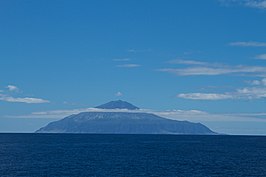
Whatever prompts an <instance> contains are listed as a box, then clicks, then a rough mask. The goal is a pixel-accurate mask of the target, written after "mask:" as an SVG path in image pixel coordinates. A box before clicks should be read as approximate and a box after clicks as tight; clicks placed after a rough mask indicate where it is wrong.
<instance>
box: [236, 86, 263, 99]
mask: <svg viewBox="0 0 266 177" xmlns="http://www.w3.org/2000/svg"><path fill="white" fill-rule="evenodd" d="M237 98H244V99H260V98H266V88H265V87H247V88H243V89H238V90H237Z"/></svg>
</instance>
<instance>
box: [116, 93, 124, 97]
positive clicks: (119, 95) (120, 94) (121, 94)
mask: <svg viewBox="0 0 266 177" xmlns="http://www.w3.org/2000/svg"><path fill="white" fill-rule="evenodd" d="M115 96H117V97H121V96H123V93H121V92H117V93H116V94H115Z"/></svg>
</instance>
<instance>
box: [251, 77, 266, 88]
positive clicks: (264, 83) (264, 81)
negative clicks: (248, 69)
mask: <svg viewBox="0 0 266 177" xmlns="http://www.w3.org/2000/svg"><path fill="white" fill-rule="evenodd" d="M249 83H250V84H251V85H262V86H266V78H263V79H261V80H253V81H249Z"/></svg>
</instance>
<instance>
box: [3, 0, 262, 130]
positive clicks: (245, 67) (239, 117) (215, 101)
mask: <svg viewBox="0 0 266 177" xmlns="http://www.w3.org/2000/svg"><path fill="white" fill-rule="evenodd" d="M265 20H266V0H205V1H204V2H203V1H196V0H179V1H175V0H167V1H165V0H136V1H130V0H126V1H125V0H113V1H110V0H91V1H87V0H75V1H73V0H72V1H70V0H45V1H44V0H40V1H35V0H24V1H20V0H9V1H0V132H34V131H35V130H37V129H39V128H40V127H42V126H44V125H46V124H47V123H49V122H51V121H54V120H58V119H60V118H63V117H64V116H67V115H70V114H72V113H78V112H82V111H88V110H90V108H92V107H95V106H97V105H100V104H103V103H106V102H108V101H111V100H118V99H121V100H125V101H128V102H130V103H133V104H135V105H136V106H138V107H141V108H142V109H145V110H149V112H152V113H156V114H159V115H162V116H165V117H167V118H171V119H177V120H189V121H192V122H201V123H203V124H205V125H207V126H208V127H209V128H211V129H212V130H214V131H217V132H220V133H226V134H249V135H266V99H265V98H266V35H265V31H266V23H265Z"/></svg>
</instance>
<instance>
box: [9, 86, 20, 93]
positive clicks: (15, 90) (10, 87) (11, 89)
mask: <svg viewBox="0 0 266 177" xmlns="http://www.w3.org/2000/svg"><path fill="white" fill-rule="evenodd" d="M6 88H7V89H8V90H9V91H10V92H17V91H19V88H18V87H17V86H15V85H8V86H7V87H6Z"/></svg>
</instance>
